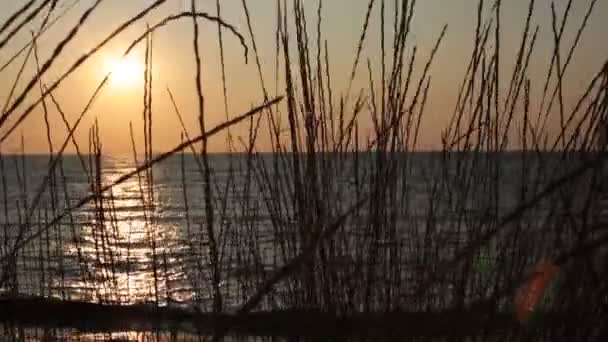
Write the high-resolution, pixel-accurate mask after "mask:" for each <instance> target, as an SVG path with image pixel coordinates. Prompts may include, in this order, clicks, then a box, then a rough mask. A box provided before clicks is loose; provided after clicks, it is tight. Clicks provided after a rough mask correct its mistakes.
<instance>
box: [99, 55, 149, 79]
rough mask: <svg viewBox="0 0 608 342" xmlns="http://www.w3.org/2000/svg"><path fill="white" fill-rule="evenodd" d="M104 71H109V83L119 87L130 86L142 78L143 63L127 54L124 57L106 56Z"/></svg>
mask: <svg viewBox="0 0 608 342" xmlns="http://www.w3.org/2000/svg"><path fill="white" fill-rule="evenodd" d="M104 69H105V72H106V73H108V72H111V75H110V83H111V84H112V85H114V86H119V87H132V86H134V85H135V84H136V83H137V81H138V80H139V79H140V78H143V73H144V69H143V65H142V63H141V62H139V61H138V60H137V59H135V58H133V57H130V56H127V57H124V58H107V59H106V61H105V65H104Z"/></svg>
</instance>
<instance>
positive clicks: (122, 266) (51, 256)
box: [0, 152, 599, 311]
mask: <svg viewBox="0 0 608 342" xmlns="http://www.w3.org/2000/svg"><path fill="white" fill-rule="evenodd" d="M585 158H586V156H584V155H567V156H562V155H561V154H542V153H541V154H535V153H526V154H524V153H517V152H512V153H502V154H490V153H486V154H483V153H478V154H474V153H470V154H456V153H449V154H442V153H410V154H398V155H383V156H379V155H377V154H374V153H366V154H363V153H362V154H340V155H338V154H320V155H317V156H316V159H315V164H313V163H312V162H311V160H312V159H311V158H310V156H307V155H298V156H294V155H291V154H282V155H278V154H258V155H255V156H247V155H244V154H233V155H229V154H213V155H210V156H209V167H210V169H211V175H210V179H211V186H210V188H211V190H212V191H211V192H212V198H211V199H212V201H211V203H212V206H213V235H214V239H215V241H216V249H217V250H218V253H217V254H218V255H217V258H218V264H219V266H220V267H219V270H218V272H219V281H220V282H219V284H218V285H219V288H220V291H221V293H222V296H223V299H224V303H223V304H224V308H225V309H226V310H227V311H230V310H233V309H235V308H237V307H238V306H239V305H240V304H242V303H243V302H244V301H245V299H246V298H248V296H250V295H251V294H253V293H254V292H255V291H256V289H257V288H258V287H259V286H260V284H261V282H262V281H263V280H264V279H265V278H267V277H268V276H269V275H270V274H271V273H272V272H273V271H275V270H276V269H278V268H279V267H280V266H281V265H284V264H285V263H287V262H289V261H290V260H291V259H292V258H293V257H295V256H296V255H297V254H298V252H299V250H300V249H301V247H302V245H303V241H302V236H304V235H301V232H300V231H299V230H298V229H302V228H301V227H302V226H303V225H302V224H300V222H298V217H299V216H298V210H301V208H302V207H298V204H297V203H298V202H297V200H296V199H295V198H296V196H294V193H295V192H296V191H297V187H298V186H297V185H296V183H297V182H296V181H295V179H296V176H295V175H296V172H295V171H294V160H297V162H298V163H299V164H300V168H299V171H300V176H301V177H302V179H303V176H302V175H304V174H306V175H313V176H311V177H312V178H310V179H315V181H314V182H311V181H307V182H304V181H302V185H301V188H300V191H301V194H302V195H301V200H302V202H301V203H303V204H302V206H303V207H306V206H308V205H317V206H318V207H317V208H316V209H315V210H311V212H314V214H311V216H308V219H309V221H307V224H308V225H309V226H310V227H313V228H314V227H315V225H316V224H317V223H319V222H325V223H328V222H330V223H331V222H334V221H336V220H337V218H338V217H339V216H340V215H341V214H342V213H343V212H345V211H347V210H349V209H352V208H351V207H352V206H353V204H354V203H356V202H357V201H358V200H359V199H362V198H368V199H371V200H369V201H368V203H367V204H365V205H363V206H362V207H360V208H359V209H358V210H356V211H354V212H352V213H351V215H350V216H351V218H350V219H348V220H346V221H344V224H343V225H344V228H342V229H341V230H340V231H339V232H338V233H336V236H335V240H336V241H338V242H339V243H337V242H336V243H334V244H329V245H327V248H328V249H329V252H328V253H329V255H330V257H329V259H328V260H330V261H328V262H327V264H328V265H334V266H335V267H336V268H337V269H342V270H348V269H356V268H357V265H360V264H364V263H367V262H369V258H370V255H375V256H374V258H375V259H374V260H383V261H384V263H383V264H382V265H384V266H386V265H391V264H399V265H401V266H400V268H399V271H394V270H393V271H391V272H396V274H398V275H399V277H400V281H401V283H400V284H407V282H408V281H411V279H413V278H415V276H416V274H414V273H413V271H409V270H410V268H408V267H407V266H408V265H409V264H412V265H414V264H416V265H418V266H417V267H418V269H419V268H420V265H421V264H422V265H424V263H425V262H426V263H429V262H431V261H430V260H434V261H437V260H447V259H449V258H450V257H453V256H454V255H455V254H456V253H457V252H458V250H459V249H461V248H464V247H465V246H466V244H467V243H468V242H469V241H472V239H474V238H475V237H476V236H479V235H480V234H481V233H483V232H487V231H488V230H489V229H493V228H494V227H495V224H496V222H498V221H499V220H500V218H502V217H504V215H507V214H509V213H510V212H512V211H513V210H514V209H516V208H517V207H518V206H519V205H521V204H522V203H525V202H526V201H529V200H530V199H532V198H533V197H534V195H535V194H537V193H538V192H539V191H541V190H543V189H544V188H545V187H546V186H547V185H548V184H549V183H550V182H551V181H552V180H555V179H557V178H558V177H560V176H562V175H564V174H566V173H567V172H569V171H570V170H573V169H574V168H576V167H577V166H578V165H580V164H581V163H582V162H583V161H584V159H585ZM142 161H143V156H140V157H138V162H137V164H136V162H135V161H134V159H133V157H128V156H127V157H111V156H102V157H101V158H100V159H99V164H97V162H96V160H95V158H94V157H93V156H83V157H82V159H81V158H80V157H78V156H75V155H70V156H65V157H64V158H63V159H62V162H61V163H60V165H59V166H58V167H57V168H56V170H55V173H54V174H53V177H51V178H50V181H49V182H48V184H47V186H46V189H45V190H44V191H43V192H42V195H41V196H40V199H39V201H38V204H37V206H36V208H35V209H33V210H32V209H31V208H32V203H34V199H35V198H36V194H37V192H38V189H39V188H40V185H41V184H43V181H44V179H45V177H46V176H47V175H49V172H48V165H49V156H48V155H26V156H19V155H8V156H7V155H5V156H3V157H2V165H1V167H2V168H1V169H0V172H2V175H1V177H0V178H1V182H2V184H0V191H1V196H0V199H1V202H0V227H1V229H0V255H1V256H2V263H1V264H2V265H3V268H2V269H1V270H0V274H1V275H2V279H3V280H2V282H0V285H1V286H0V288H1V289H2V291H5V292H11V291H12V292H13V293H14V292H16V293H19V294H23V295H38V296H51V297H57V298H67V299H76V300H85V301H92V302H105V303H141V302H150V303H159V305H167V304H175V305H191V304H192V303H196V305H199V306H201V307H202V309H203V310H209V309H210V307H211V303H212V302H213V291H212V288H213V286H212V284H213V279H214V277H213V276H214V268H213V267H212V265H213V258H214V257H213V255H212V254H213V253H212V249H211V245H212V244H211V242H210V239H209V235H208V230H207V229H208V227H209V217H208V215H207V210H206V199H207V197H206V191H205V177H203V173H202V172H201V166H202V164H199V161H197V157H196V156H194V155H191V154H185V155H176V156H172V157H171V158H169V159H167V160H165V161H163V162H161V163H159V164H157V165H155V166H154V167H153V168H152V169H151V173H146V172H143V173H140V174H139V175H138V176H134V177H132V178H130V179H128V180H126V181H125V182H123V183H121V184H118V185H116V186H114V187H112V188H111V190H110V191H107V192H105V193H104V194H103V196H102V197H98V198H96V199H94V200H91V201H89V202H87V203H85V204H84V205H82V206H80V207H78V208H75V206H76V205H77V204H78V203H79V202H80V201H81V199H83V198H85V197H86V196H88V195H90V194H92V193H94V192H95V185H94V184H97V183H99V184H101V185H103V186H106V185H109V184H112V182H114V181H115V180H116V179H118V178H119V177H120V176H122V175H124V174H127V173H129V172H131V171H132V170H134V168H135V167H136V165H139V164H141V163H142ZM387 165H388V167H387ZM312 170H314V172H313V171H312ZM379 170H383V171H382V172H379ZM387 170H388V171H387ZM596 178H597V173H593V172H588V173H586V174H585V175H583V177H580V178H579V179H577V180H576V182H574V183H572V184H568V185H567V186H566V187H564V188H562V190H560V191H558V192H556V193H555V194H553V195H551V196H548V197H547V198H546V199H545V200H543V201H540V202H538V203H535V205H534V206H532V207H531V209H530V210H528V211H526V212H525V213H524V214H523V215H522V216H521V217H520V218H518V219H517V220H515V221H514V222H513V223H512V224H510V225H509V226H508V227H507V229H505V231H506V232H509V231H512V229H511V228H513V227H517V226H518V225H519V227H520V229H518V230H517V231H518V234H520V235H518V237H513V235H509V234H507V233H504V234H503V235H501V234H502V233H500V234H497V239H503V238H504V239H505V241H506V240H508V241H515V242H513V243H512V245H509V246H510V247H509V248H510V249H509V250H511V251H513V250H516V249H517V250H518V251H519V252H520V253H524V252H525V255H526V258H530V259H534V258H539V257H542V256H543V255H548V254H552V253H553V252H554V251H555V250H556V249H557V248H562V249H564V250H566V249H567V248H568V247H569V246H571V245H572V240H573V238H572V236H573V235H574V232H575V231H576V229H575V228H568V227H570V226H572V227H578V226H579V225H581V222H583V221H585V220H586V219H588V218H590V217H592V216H593V215H595V214H594V213H595V211H594V206H595V203H596V202H597V201H595V200H593V199H592V198H594V197H593V196H595V195H594V193H595V192H596V191H597V190H598V189H599V186H598V185H597V184H599V183H597V179H596ZM379 184H384V186H379ZM378 189H383V190H378ZM590 199H591V200H590ZM370 203H371V204H370ZM378 203H381V205H377V206H373V205H372V204H378ZM374 208H375V209H374ZM378 208H381V209H378ZM59 215H63V216H62V218H61V219H60V220H58V221H57V222H56V224H53V225H49V223H50V222H52V221H53V219H54V218H56V217H58V216H59ZM374 215H376V216H374ZM560 215H561V216H560ZM373 217H376V218H377V217H382V219H381V220H379V221H378V220H376V221H373V220H372V219H371V218H373ZM566 218H567V219H568V221H567V220H566ZM301 220H303V219H301ZM374 222H376V223H374ZM566 222H568V223H567V224H566ZM569 225H570V226H569ZM317 226H322V225H321V224H318V225H317ZM323 227H326V226H323ZM521 227H523V228H521ZM313 228H310V229H311V230H312V229H313ZM305 229H306V228H305ZM509 229H511V230H509ZM548 232H549V233H551V234H548ZM374 234H377V235H375V238H374V241H375V242H374V243H375V245H374V246H371V245H369V241H370V240H369V236H374ZM501 241H502V240H501ZM510 243H511V242H510ZM442 246H452V247H453V248H452V247H450V248H445V247H442ZM488 246H492V244H489V245H488ZM488 248H489V249H488ZM425 249H428V252H429V253H426V251H425ZM492 249H497V247H487V248H486V249H483V250H485V251H488V250H489V252H488V253H486V254H488V255H491V256H494V257H495V256H496V255H497V254H498V252H492ZM502 251H503V253H504V249H503V250H502ZM427 254H429V255H427ZM431 255H435V256H434V258H435V259H433V257H432V256H431ZM434 261H432V262H434ZM486 264H488V263H486ZM490 264H491V263H490ZM488 265H489V264H488ZM423 267H424V266H423ZM487 267H491V266H487ZM412 269H416V267H414V266H413V268H412ZM327 272H330V273H331V272H334V271H327ZM335 272H336V274H337V276H336V277H338V278H339V279H341V278H340V277H341V276H342V273H340V272H343V271H335ZM344 272H346V271H344ZM377 273H380V272H377ZM389 273H390V272H389ZM391 274H393V273H391ZM352 278H353V275H352V274H351V275H350V276H346V275H345V276H344V279H347V280H348V279H352ZM321 281H323V280H321ZM374 281H375V282H377V284H378V285H377V286H378V287H381V286H384V285H381V284H384V283H383V280H382V279H381V277H379V276H378V275H376V276H375V278H374ZM400 286H402V287H407V286H406V285H400ZM293 291H295V290H294V287H293V286H292V285H290V283H289V282H287V284H282V285H280V286H278V287H277V288H276V289H275V291H274V292H273V294H272V296H269V298H267V299H266V300H265V301H264V303H263V304H262V306H266V307H288V306H290V305H293V302H291V301H290V300H292V299H293V297H294V292H293ZM378 296H379V298H380V294H378ZM379 301H380V300H379Z"/></svg>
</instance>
